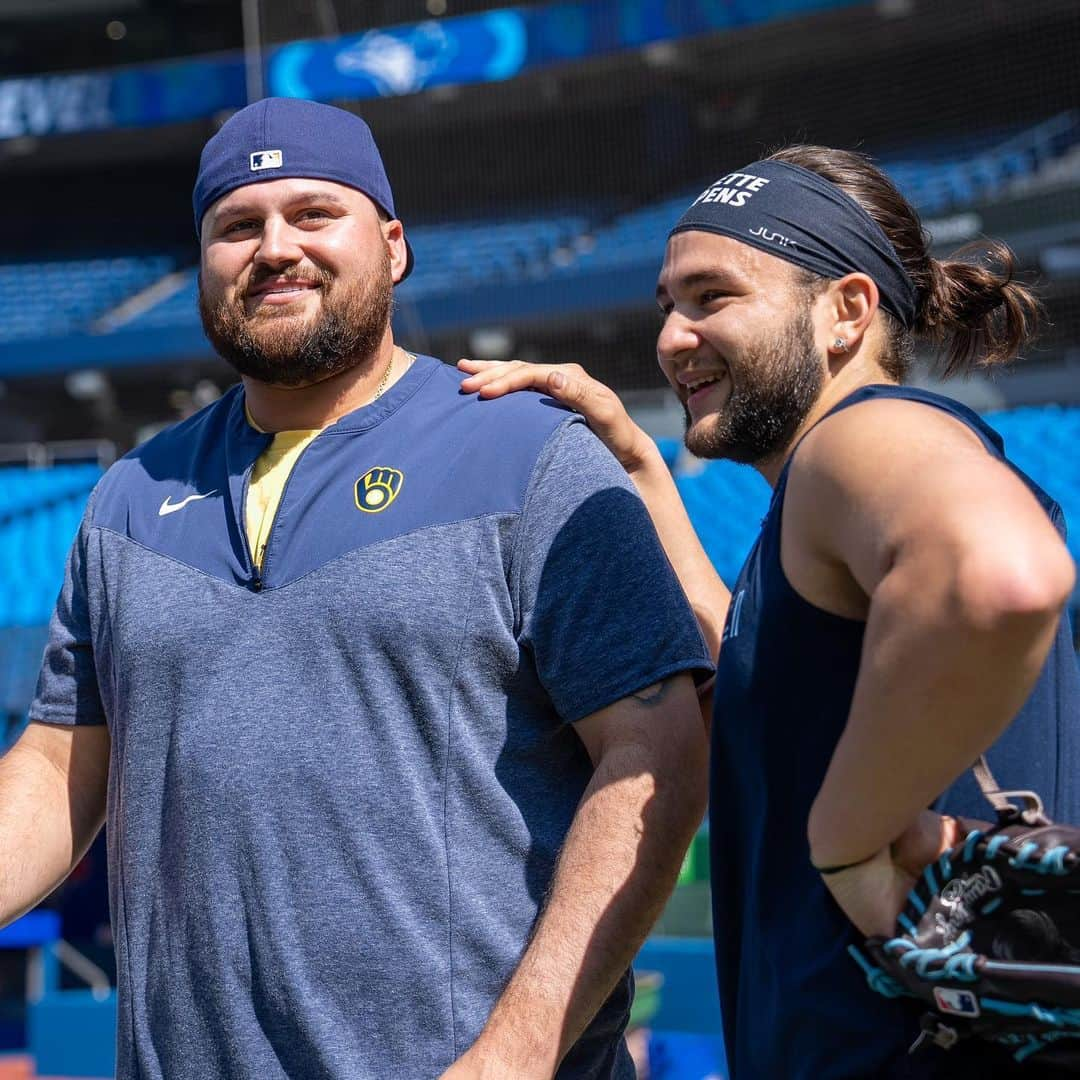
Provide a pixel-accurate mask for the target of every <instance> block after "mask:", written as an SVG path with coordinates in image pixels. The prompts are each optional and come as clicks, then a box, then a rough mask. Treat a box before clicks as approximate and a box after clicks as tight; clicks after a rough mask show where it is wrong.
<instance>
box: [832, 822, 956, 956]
mask: <svg viewBox="0 0 1080 1080" xmlns="http://www.w3.org/2000/svg"><path fill="white" fill-rule="evenodd" d="M964 832H965V830H964V829H963V828H962V827H961V825H960V824H959V822H957V820H956V818H952V817H946V816H943V815H942V814H935V813H934V812H933V811H932V810H924V811H923V812H922V813H921V814H920V815H919V816H918V818H916V819H915V821H914V822H913V823H912V824H911V825H910V826H909V827H908V828H907V829H905V830H904V832H903V833H902V834H901V836H900V837H899V839H898V840H896V842H895V843H893V844H891V845H890V846H889V847H887V848H882V849H881V851H879V852H878V853H877V854H876V855H874V856H873V858H871V859H868V860H867V861H866V862H862V863H859V864H858V865H857V866H853V867H851V869H849V870H841V871H839V872H838V873H835V874H822V876H821V880H822V881H823V882H824V883H825V886H826V888H827V889H828V890H829V892H830V893H832V896H833V899H834V900H835V901H836V902H837V903H838V904H839V905H840V908H841V910H842V911H843V912H844V914H845V915H846V916H847V917H848V918H849V919H850V920H851V921H852V922H853V923H854V924H855V926H856V927H858V929H859V930H860V931H861V932H862V933H863V934H864V935H865V936H866V937H872V936H874V935H879V936H881V937H892V936H893V933H894V931H895V929H896V917H897V915H899V914H900V912H901V911H902V910H903V909H904V904H905V903H906V901H907V895H908V893H909V892H910V891H911V888H912V886H913V885H914V884H915V881H916V879H917V878H918V877H919V875H920V874H921V873H922V872H923V869H924V868H925V867H927V866H929V865H930V863H932V862H934V861H936V860H937V859H939V858H940V857H941V856H942V855H943V854H944V853H945V852H946V851H948V850H949V848H952V847H955V846H956V845H957V844H958V843H961V842H962V841H963V839H964Z"/></svg>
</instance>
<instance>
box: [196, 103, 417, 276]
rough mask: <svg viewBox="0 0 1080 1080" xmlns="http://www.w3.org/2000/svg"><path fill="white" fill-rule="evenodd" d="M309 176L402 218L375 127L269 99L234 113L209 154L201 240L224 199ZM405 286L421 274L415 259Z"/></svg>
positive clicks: (199, 180)
mask: <svg viewBox="0 0 1080 1080" xmlns="http://www.w3.org/2000/svg"><path fill="white" fill-rule="evenodd" d="M290 177H304V178H307V179H311V180H332V181H334V182H335V183H338V184H344V185H345V186H346V187H351V188H355V189H356V190H357V191H362V192H363V193H364V194H365V195H366V196H367V197H368V198H369V199H371V201H372V202H373V203H375V205H376V206H378V207H379V209H380V210H382V211H383V212H384V213H386V214H389V215H390V217H392V218H396V217H397V213H396V212H395V211H394V196H393V193H392V192H391V191H390V181H389V180H387V178H386V169H385V168H383V163H382V158H381V157H380V156H379V148H378V147H377V146H376V145H375V139H374V137H373V136H372V134H371V128H369V127H368V126H367V124H365V123H364V121H363V120H361V119H360V117H359V116H355V115H354V114H353V113H351V112H346V111H345V110H344V109H338V108H335V107H334V106H333V105H323V104H320V103H319V102H317V101H303V100H301V99H300V98H263V100H262V101H256V102H255V103H254V104H253V105H248V106H247V107H246V108H244V109H241V110H240V111H239V112H237V113H234V114H233V115H232V116H231V117H229V119H228V120H227V121H226V122H225V123H224V124H223V125H222V127H221V130H220V131H219V132H218V133H217V134H216V135H214V137H213V138H212V139H210V141H209V142H208V143H207V144H206V146H204V147H203V152H202V157H201V158H200V159H199V175H198V176H197V177H196V178H195V190H194V192H193V193H192V197H191V202H192V207H193V209H194V211H195V233H196V235H199V234H200V232H201V231H202V220H203V216H204V215H205V214H206V211H207V210H209V209H210V207H211V206H213V205H214V203H216V202H217V201H218V199H220V198H221V197H222V196H223V195H228V194H229V192H230V191H235V190H236V189H237V188H239V187H245V186H246V185H248V184H258V183H265V182H266V181H268V180H284V179H286V178H290ZM405 249H406V251H407V253H408V261H407V262H406V264H405V273H404V274H402V276H401V280H402V281H404V280H405V278H406V277H408V276H409V273H410V272H411V271H412V268H413V252H412V247H411V246H410V245H409V241H408V240H406V241H405Z"/></svg>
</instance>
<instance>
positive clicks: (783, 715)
mask: <svg viewBox="0 0 1080 1080" xmlns="http://www.w3.org/2000/svg"><path fill="white" fill-rule="evenodd" d="M878 398H903V399H905V400H910V401H917V402H921V403H923V404H925V405H927V406H930V407H933V408H937V409H941V410H943V411H944V412H946V413H948V414H949V415H951V416H953V417H955V418H956V419H957V420H959V421H960V422H961V423H963V424H966V425H967V426H968V427H969V428H971V429H972V430H973V431H974V432H975V434H976V435H978V436H979V438H980V439H981V440H982V442H983V444H984V445H985V446H986V449H987V451H988V452H989V453H990V454H992V455H994V456H995V457H997V458H999V459H1002V460H1007V459H1006V458H1005V455H1004V448H1003V444H1002V440H1001V438H1000V436H998V435H997V434H996V433H995V432H994V431H993V430H992V429H991V428H989V427H988V426H987V425H986V424H985V423H984V422H983V421H982V420H980V419H979V417H978V416H977V415H976V414H975V413H973V412H972V411H971V410H970V409H967V408H965V407H964V406H962V405H960V404H958V403H956V402H954V401H951V400H949V399H948V398H944V397H940V396H938V395H936V394H931V393H928V392H925V391H920V390H914V389H909V388H906V387H895V386H871V387H865V388H863V389H861V390H859V391H857V392H856V393H854V394H852V395H851V396H850V397H848V398H845V399H844V401H842V402H841V403H840V404H839V405H838V406H837V407H836V409H834V410H833V412H836V411H839V410H840V409H844V408H850V407H851V406H853V405H857V404H859V403H860V402H863V401H867V400H874V399H878ZM830 415H831V414H830ZM790 464H791V462H790V460H789V461H788V464H787V465H786V466H785V468H784V470H783V471H782V472H781V474H780V476H779V478H778V480H777V484H776V490H775V492H774V494H773V499H772V503H771V505H770V507H769V511H768V514H767V516H766V517H765V519H764V521H763V522H762V529H761V534H760V536H759V537H758V540H757V542H756V543H755V545H754V547H753V549H752V550H751V552H750V555H749V557H748V559H747V561H746V563H745V565H744V566H743V568H742V571H741V572H740V574H739V578H738V581H737V582H736V584H735V588H734V590H733V595H732V604H731V609H730V611H729V614H728V621H727V624H726V626H725V631H724V641H723V645H722V647H721V650H720V663H719V666H718V669H717V679H716V693H715V720H714V723H713V746H712V765H711V770H712V772H711V789H712V790H711V811H710V813H711V823H710V834H711V838H712V868H713V925H714V933H715V935H716V958H717V968H718V974H719V982H720V999H721V1008H722V1012H723V1017H724V1035H725V1040H726V1044H727V1051H728V1055H729V1059H730V1064H731V1070H732V1077H733V1078H735V1080H747V1078H767V1080H773V1078H777V1080H779V1078H784V1080H799V1078H806V1080H831V1078H838V1077H886V1076H888V1077H900V1076H905V1077H932V1076H938V1075H948V1076H949V1077H958V1076H966V1075H969V1074H974V1073H975V1072H977V1071H980V1070H981V1075H982V1076H983V1077H986V1076H989V1075H995V1076H996V1075H1000V1073H999V1072H994V1073H991V1072H988V1071H986V1068H985V1067H984V1066H981V1065H977V1064H976V1059H981V1058H982V1056H983V1054H984V1053H985V1051H984V1050H982V1049H981V1048H976V1047H970V1048H969V1047H963V1048H956V1049H954V1050H952V1051H951V1052H949V1054H948V1056H947V1057H946V1056H945V1055H944V1053H943V1052H941V1051H937V1050H932V1051H929V1052H926V1053H925V1054H923V1053H920V1055H919V1056H917V1057H915V1058H908V1057H907V1053H906V1052H907V1048H908V1047H909V1046H910V1045H911V1043H912V1042H913V1041H914V1038H915V1036H916V1034H917V1020H918V1015H919V1012H920V1010H919V1009H918V1007H917V1006H912V1004H911V1003H907V1002H898V1001H895V1000H887V999H886V998H883V997H880V996H878V995H877V994H875V993H873V992H872V991H871V990H870V989H869V987H868V986H867V985H866V981H865V978H864V976H863V974H862V972H861V971H860V970H859V968H858V967H857V966H856V964H855V963H854V962H853V961H852V960H851V958H850V957H849V956H848V954H847V951H846V950H847V947H848V945H850V944H852V943H853V942H855V941H856V940H857V938H858V934H857V931H855V930H854V928H853V927H852V925H851V924H850V923H849V921H848V920H847V918H846V917H845V916H844V915H843V913H842V912H841V911H840V909H839V907H838V906H837V905H836V904H835V902H834V901H833V900H832V898H831V897H830V896H829V894H828V892H827V891H826V889H825V887H824V885H823V884H822V883H821V880H820V878H819V876H818V874H817V872H816V871H815V870H814V869H813V867H812V866H811V865H810V856H809V849H808V845H807V840H806V822H807V818H808V817H809V813H810V807H811V805H812V803H813V801H814V798H815V797H816V795H817V792H818V789H819V788H820V786H821V783H822V781H823V779H824V777H825V771H826V769H827V767H828V764H829V761H830V759H831V757H832V754H833V750H834V749H835V747H836V744H837V742H838V740H839V738H840V735H841V733H842V732H843V730H844V726H845V724H846V723H847V718H848V711H849V709H850V706H851V699H852V694H853V691H854V687H855V679H856V676H857V674H858V670H859V659H860V653H861V649H862V641H863V632H864V629H865V623H863V622H861V621H857V620H853V619H847V618H842V617H840V616H837V615H833V614H830V613H828V612H825V611H822V610H821V609H819V608H817V607H815V606H814V605H812V604H810V603H809V602H808V601H806V600H804V599H803V598H802V597H801V596H800V595H799V594H798V593H797V592H796V591H795V590H794V589H793V588H792V586H791V584H790V583H789V582H788V580H787V578H786V577H785V575H784V572H783V569H782V568H781V563H780V531H781V520H782V513H783V506H784V491H785V487H786V482H787V476H788V470H789V468H790ZM1014 468H1015V467H1014ZM1017 472H1018V475H1020V476H1021V478H1022V479H1023V480H1024V481H1025V483H1027V485H1028V486H1029V488H1030V489H1031V490H1032V492H1033V494H1034V495H1035V497H1036V498H1037V499H1038V500H1039V502H1040V504H1041V505H1042V506H1043V507H1044V508H1045V509H1046V512H1047V514H1048V515H1049V516H1050V517H1051V519H1052V520H1053V522H1054V524H1055V526H1056V527H1057V529H1058V530H1059V532H1060V533H1061V534H1062V535H1063V536H1064V531H1065V523H1064V519H1063V517H1062V514H1061V510H1060V509H1059V507H1058V506H1057V504H1056V503H1054V502H1053V500H1052V499H1050V497H1049V496H1048V495H1046V494H1045V493H1044V492H1043V491H1041V490H1040V489H1039V488H1038V487H1037V486H1036V485H1035V484H1034V483H1033V482H1032V481H1031V480H1030V479H1028V478H1027V477H1026V476H1024V475H1023V474H1022V473H1019V470H1017ZM988 756H989V760H990V764H991V766H992V768H993V771H994V773H995V776H996V777H997V779H998V781H999V782H1000V783H1001V785H1002V787H1003V788H1031V789H1034V790H1036V791H1038V792H1040V793H1041V795H1042V796H1043V800H1044V802H1045V804H1046V806H1047V810H1048V812H1049V813H1050V815H1051V816H1052V817H1054V818H1056V819H1058V820H1060V821H1080V673H1078V669H1077V663H1076V656H1075V653H1074V652H1073V646H1072V640H1071V634H1070V632H1069V626H1068V619H1067V617H1063V618H1062V620H1061V625H1060V626H1059V628H1058V634H1057V638H1056V641H1055V643H1054V647H1053V649H1052V651H1051V653H1050V655H1049V657H1048V658H1047V660H1046V664H1045V666H1044V668H1043V671H1042V674H1041V675H1040V678H1039V681H1038V683H1037V685H1036V687H1035V689H1034V690H1033V692H1032V694H1031V696H1030V697H1029V699H1028V701H1027V702H1026V704H1025V705H1024V707H1023V709H1021V711H1020V713H1019V714H1018V715H1017V717H1016V719H1015V720H1014V722H1013V723H1012V725H1011V726H1010V727H1009V729H1008V730H1007V731H1006V732H1005V734H1003V735H1002V736H1001V738H1000V739H999V740H998V741H997V742H996V743H995V744H994V746H993V747H992V748H991V749H990V751H989V755H988ZM935 808H937V809H939V810H942V811H945V812H949V813H953V814H965V815H969V816H976V817H982V818H986V817H988V816H990V808H989V806H988V804H987V803H986V801H985V799H984V798H983V797H982V795H981V793H980V792H979V790H978V787H977V785H976V784H975V781H974V778H973V777H972V776H971V774H970V773H965V774H964V775H963V776H961V777H960V778H959V779H958V780H957V781H956V782H955V783H954V784H953V785H952V786H951V787H950V788H949V789H948V790H947V791H946V792H945V793H944V795H943V796H942V797H941V798H940V799H939V800H938V802H937V803H936V804H935ZM941 1069H944V1072H940V1073H939V1070H941ZM969 1070H970V1073H969ZM1025 1075H1028V1074H1025Z"/></svg>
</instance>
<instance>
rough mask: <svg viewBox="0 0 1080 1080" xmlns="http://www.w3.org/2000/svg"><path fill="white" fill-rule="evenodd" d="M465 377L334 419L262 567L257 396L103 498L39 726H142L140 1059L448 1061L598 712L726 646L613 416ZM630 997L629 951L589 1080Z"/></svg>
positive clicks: (205, 1076)
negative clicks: (590, 421) (665, 534)
mask: <svg viewBox="0 0 1080 1080" xmlns="http://www.w3.org/2000/svg"><path fill="white" fill-rule="evenodd" d="M461 378H462V377H461V375H460V374H459V373H458V372H456V371H455V370H454V369H452V368H449V367H447V366H445V365H443V364H441V363H439V362H438V361H437V360H435V359H432V358H430V357H423V356H421V357H418V358H417V360H416V362H415V363H414V364H413V366H412V367H411V368H410V369H409V370H408V371H407V372H406V373H405V375H404V376H402V378H401V379H400V380H399V381H398V382H397V383H395V384H394V385H393V386H392V387H390V389H389V390H388V391H387V393H386V394H384V395H383V396H382V397H380V398H379V399H378V400H377V401H375V402H373V403H371V404H370V405H366V406H364V407H363V408H361V409H357V410H356V411H355V412H352V413H349V414H348V415H347V416H344V417H342V418H341V419H340V420H339V421H338V422H337V423H336V424H334V425H332V426H331V427H328V428H327V429H326V430H325V431H323V432H322V433H321V434H320V435H319V436H318V437H317V438H316V439H315V440H314V441H313V442H312V443H311V444H310V445H309V446H308V447H307V449H306V450H305V451H304V453H303V454H302V455H301V457H300V459H299V460H298V461H297V463H296V465H295V467H294V469H293V472H292V474H291V475H290V477H289V480H288V483H287V484H286V487H285V491H284V492H283V495H282V499H281V504H280V506H279V509H278V512H277V516H276V518H275V521H274V525H273V529H272V532H271V534H270V538H269V542H268V544H267V547H266V554H265V557H264V560H263V564H262V572H261V575H259V576H256V575H255V573H254V571H253V569H252V563H251V554H250V551H249V550H248V546H247V540H246V535H245V531H244V528H243V521H244V514H243V506H244V493H245V491H246V488H247V483H248V478H249V477H250V472H251V467H252V464H253V463H254V462H255V460H256V459H257V457H258V455H259V454H260V453H261V451H262V450H263V448H264V447H265V446H266V444H267V442H268V441H269V438H270V437H269V436H268V435H263V434H260V433H259V432H257V431H255V430H254V429H252V428H251V427H250V426H249V425H248V423H247V421H246V420H245V419H244V412H245V410H244V398H243V393H242V392H241V391H240V390H239V389H236V390H232V391H230V392H229V393H228V394H226V395H225V397H223V398H222V399H221V400H220V401H219V402H217V403H215V404H214V405H212V406H209V407H208V408H207V409H205V410H203V411H202V412H200V413H198V414H197V415H196V416H194V417H192V418H191V419H189V420H187V421H185V422H184V423H182V424H179V425H178V426H176V427H174V428H171V429H169V430H168V431H166V432H163V433H162V434H161V435H159V436H158V437H157V438H155V439H152V440H151V441H150V442H148V443H146V444H144V445H143V446H141V447H139V448H138V449H136V450H135V451H133V452H132V453H131V454H129V455H128V456H127V457H126V458H124V459H123V460H121V461H119V462H117V463H116V464H115V465H114V466H113V467H112V468H111V469H110V470H109V471H108V473H107V474H106V475H105V477H104V478H103V479H102V481H101V483H100V484H99V485H98V487H97V489H96V491H95V493H94V496H93V498H92V499H91V502H90V504H89V506H88V507H87V511H86V517H85V520H84V522H83V526H82V529H81V531H80V534H79V537H78V540H77V541H76V543H75V546H74V548H73V550H72V554H71V559H70V562H69V566H68V572H67V577H66V581H65V584H64V589H63V592H62V594H61V596H60V600H59V602H58V604H57V609H56V614H55V616H54V618H53V621H52V626H51V634H50V641H49V645H48V649H47V651H46V655H45V664H44V667H43V670H42V674H41V681H40V684H39V688H38V695H37V699H36V700H35V702H34V704H33V706H32V709H31V718H32V719H34V720H36V721H40V722H44V723H51V724H103V723H107V724H108V727H109V736H110V739H111V747H112V751H111V755H110V763H109V792H108V825H109V827H108V843H109V883H110V900H111V910H112V921H113V931H114V935H115V940H116V960H117V975H118V982H119V1000H118V1032H117V1048H118V1057H117V1069H116V1076H117V1078H118V1080H387V1078H390V1077H395V1078H396V1077H402V1078H409V1080H412V1078H416V1080H426V1078H434V1077H437V1076H439V1075H440V1074H441V1073H442V1072H443V1070H444V1069H446V1068H447V1067H448V1066H449V1065H450V1063H451V1062H452V1061H453V1060H454V1059H455V1058H457V1057H458V1056H459V1055H460V1054H462V1053H463V1052H464V1051H465V1049H466V1048H467V1047H469V1046H470V1045H471V1044H472V1043H473V1041H474V1040H475V1039H476V1037H477V1035H478V1034H479V1032H480V1030H481V1028H482V1027H483V1024H484V1022H485V1021H486V1019H487V1017H488V1015H489V1013H490V1012H491V1008H492V1006H493V1004H494V1003H495V1001H496V1000H497V999H498V997H499V995H500V994H501V993H502V990H503V987H504V986H505V985H506V982H507V980H508V979H509V977H510V975H511V974H512V972H513V971H514V969H515V967H516V966H517V963H518V960H519V958H520V956H521V953H522V951H523V950H524V948H525V945H526V943H527V941H528V939H529V934H530V932H531V930H532V927H533V926H534V924H535V922H536V918H537V915H538V913H539V911H540V910H541V906H542V904H543V901H544V897H545V896H546V895H547V893H548V890H549V887H550V884H551V879H552V875H553V873H554V870H555V865H556V860H557V858H558V853H559V850H560V848H561V847H562V844H563V841H564V840H565V838H566V834H567V831H568V829H569V827H570V824H571V822H572V821H573V819H574V815H575V813H576V811H577V806H578V804H579V803H580V801H581V798H582V795H583V793H584V791H585V789H586V786H587V785H588V783H589V781H590V779H591V777H592V774H593V768H592V764H591V763H590V761H589V757H588V754H587V753H586V752H585V749H584V747H583V745H582V743H581V740H580V739H579V738H578V736H577V734H576V732H575V731H574V730H573V728H572V727H571V724H572V723H573V722H575V721H577V720H580V719H582V718H583V717H585V716H587V715H588V714H590V713H593V712H595V711H596V710H597V709H600V708H602V707H604V706H605V705H609V704H611V703H612V702H615V701H618V700H620V699H621V698H623V697H626V696H627V695H628V694H630V693H632V692H633V691H634V690H637V689H639V688H640V687H642V686H647V685H649V684H650V683H653V682H656V681H658V680H660V679H663V678H665V677H667V676H668V675H671V674H673V673H674V672H678V671H683V670H691V669H707V668H708V667H709V661H708V655H707V653H706V651H705V647H704V643H703V642H702V639H701V635H700V633H699V631H698V628H697V623H696V621H695V619H694V616H693V613H692V612H691V610H690V608H689V606H688V605H687V603H686V600H685V597H684V596H683V594H682V591H681V590H680V588H679V583H678V581H677V579H676V578H675V575H674V572H673V571H672V569H671V566H670V565H669V563H668V561H667V559H666V558H665V556H664V552H663V550H662V548H661V547H660V542H659V540H658V539H657V537H656V533H655V531H654V530H653V529H652V527H651V524H650V522H649V517H648V514H647V512H646V510H645V507H644V505H643V504H642V502H641V500H640V499H639V498H638V496H637V494H636V493H635V492H634V490H633V487H632V485H631V484H630V481H629V480H628V479H627V477H626V474H625V473H624V472H623V470H622V469H621V468H620V466H619V464H618V462H616V461H615V459H614V458H613V457H612V456H611V454H609V453H608V451H607V450H606V449H605V448H604V447H603V446H602V444H601V443H600V441H599V440H598V439H597V438H596V437H595V436H594V435H593V434H592V433H591V432H590V431H589V430H588V428H587V427H586V426H585V424H584V422H583V421H582V420H581V419H580V418H579V417H576V416H574V415H572V414H570V413H568V412H567V411H566V410H563V409H561V408H558V407H554V404H553V403H552V402H550V401H548V400H546V399H544V398H541V397H540V396H539V395H537V394H514V395H511V396H509V397H506V398H502V399H499V400H498V401H480V400H479V399H478V398H477V396H476V395H475V394H463V393H461V389H460V387H461ZM376 492H379V493H381V495H382V497H381V498H376V497H375V494H374V493H376ZM643 596H646V597H648V598H649V602H648V604H643V603H642V602H641V598H642V597H643ZM630 997H631V980H630V976H629V973H626V974H625V975H624V976H623V977H622V978H621V979H620V980H619V982H618V985H617V986H616V987H615V989H614V991H613V992H612V994H611V996H610V997H609V999H608V1000H607V1001H606V1002H605V1003H604V1004H603V1006H601V1008H600V1011H599V1013H598V1014H597V1016H596V1017H595V1019H594V1020H593V1021H592V1022H591V1023H590V1024H589V1026H588V1027H587V1028H586V1030H585V1031H584V1032H583V1033H582V1035H581V1037H580V1038H579V1039H578V1040H577V1041H576V1043H575V1044H574V1046H573V1047H571V1049H570V1050H569V1052H568V1053H567V1056H566V1058H565V1059H564V1061H563V1063H562V1066H561V1068H560V1070H559V1074H558V1075H559V1077H560V1078H566V1080H584V1078H590V1080H629V1078H630V1077H632V1076H633V1064H632V1062H631V1060H630V1056H629V1054H628V1052H627V1050H626V1047H625V1044H624V1042H623V1039H622V1031H623V1028H624V1026H625V1024H626V1021H627V1017H628V1014H629V1008H630Z"/></svg>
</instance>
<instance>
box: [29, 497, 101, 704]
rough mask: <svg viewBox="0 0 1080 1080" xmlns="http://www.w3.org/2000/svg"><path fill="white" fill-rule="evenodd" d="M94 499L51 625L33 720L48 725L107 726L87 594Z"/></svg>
mask: <svg viewBox="0 0 1080 1080" xmlns="http://www.w3.org/2000/svg"><path fill="white" fill-rule="evenodd" d="M93 506H94V497H93V496H91V497H90V502H89V504H88V506H87V508H86V513H85V514H84V515H83V520H82V526H81V527H80V529H79V533H78V535H77V536H76V537H75V542H74V543H73V544H72V545H71V552H70V554H69V555H68V561H67V570H66V571H65V573H64V584H63V586H62V588H61V589H60V596H59V597H58V598H57V601H56V608H55V609H54V611H53V615H52V619H51V621H50V622H49V640H48V643H47V644H46V646H45V657H44V659H43V661H42V665H41V674H40V675H39V676H38V684H37V693H36V694H35V696H34V700H33V703H32V704H31V706H30V719H31V720H41V721H43V722H44V723H47V724H103V723H105V711H104V709H103V708H102V705H101V696H100V694H99V692H98V682H97V670H96V668H95V665H94V648H93V634H92V630H91V620H90V603H89V597H88V590H87V574H86V562H87V548H88V546H89V536H90V522H91V520H92V518H93Z"/></svg>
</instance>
